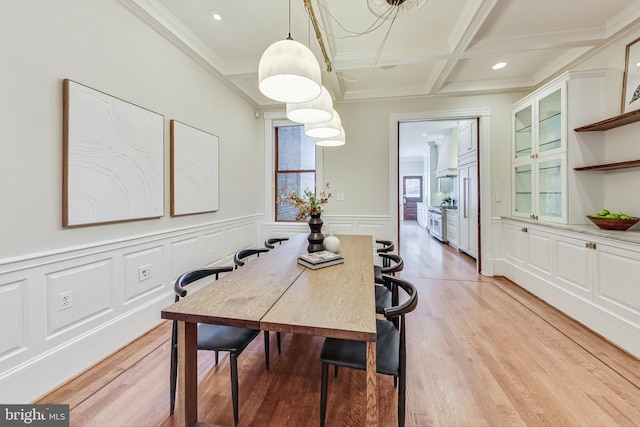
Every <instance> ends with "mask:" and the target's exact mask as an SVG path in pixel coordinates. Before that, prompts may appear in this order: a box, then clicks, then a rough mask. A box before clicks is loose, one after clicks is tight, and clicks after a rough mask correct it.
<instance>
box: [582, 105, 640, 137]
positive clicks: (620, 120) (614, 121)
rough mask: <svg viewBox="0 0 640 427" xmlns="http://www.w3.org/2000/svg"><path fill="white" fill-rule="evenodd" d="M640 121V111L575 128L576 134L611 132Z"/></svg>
mask: <svg viewBox="0 0 640 427" xmlns="http://www.w3.org/2000/svg"><path fill="white" fill-rule="evenodd" d="M637 121H640V110H635V111H630V112H628V113H624V114H620V115H617V116H615V117H610V118H608V119H605V120H601V121H599V122H596V123H591V124H589V125H586V126H582V127H579V128H575V129H574V131H576V132H595V131H602V130H609V129H613V128H617V127H618V126H624V125H628V124H631V123H635V122H637Z"/></svg>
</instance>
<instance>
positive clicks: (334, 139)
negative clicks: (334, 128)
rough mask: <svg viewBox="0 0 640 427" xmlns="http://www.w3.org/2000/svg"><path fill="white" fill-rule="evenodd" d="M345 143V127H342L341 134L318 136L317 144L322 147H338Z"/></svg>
mask: <svg viewBox="0 0 640 427" xmlns="http://www.w3.org/2000/svg"><path fill="white" fill-rule="evenodd" d="M344 144H345V135H344V129H343V128H342V127H340V134H338V135H337V136H331V137H328V138H316V145H319V146H321V147H337V146H339V145H344Z"/></svg>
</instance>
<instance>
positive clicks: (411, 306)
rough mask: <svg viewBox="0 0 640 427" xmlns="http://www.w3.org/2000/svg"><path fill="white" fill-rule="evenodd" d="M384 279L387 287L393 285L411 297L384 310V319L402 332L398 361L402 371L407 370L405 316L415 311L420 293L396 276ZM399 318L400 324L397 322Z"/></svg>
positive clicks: (385, 276) (386, 276)
mask: <svg viewBox="0 0 640 427" xmlns="http://www.w3.org/2000/svg"><path fill="white" fill-rule="evenodd" d="M383 277H384V280H385V282H386V283H387V286H391V285H393V286H395V289H397V288H402V289H403V290H404V291H405V293H406V294H407V295H408V296H409V298H408V299H407V300H406V301H405V302H403V303H402V304H399V305H396V306H392V307H388V308H385V309H384V317H385V318H387V319H388V320H391V321H392V322H393V323H394V325H396V327H397V328H398V329H399V331H400V348H399V349H398V351H399V354H398V357H399V359H398V360H399V361H400V366H401V369H405V368H404V367H405V366H406V364H407V336H406V332H405V320H404V316H405V314H407V313H410V312H412V311H413V310H415V309H416V307H417V306H418V291H417V289H416V287H415V286H414V285H413V284H412V283H410V282H408V281H406V280H403V279H400V278H398V277H395V276H390V275H388V274H385V275H384V276H383ZM397 318H399V320H400V321H399V322H395V320H397Z"/></svg>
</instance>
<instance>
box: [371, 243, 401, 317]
mask: <svg viewBox="0 0 640 427" xmlns="http://www.w3.org/2000/svg"><path fill="white" fill-rule="evenodd" d="M378 255H379V256H380V257H381V258H382V259H383V266H379V265H374V266H373V278H374V282H375V283H376V285H374V289H375V293H376V313H378V314H382V313H383V311H384V309H385V308H386V307H391V306H392V305H397V304H398V289H397V287H396V286H394V285H393V283H389V282H388V281H385V280H384V275H385V274H389V275H392V276H395V274H396V273H399V272H400V271H402V269H403V268H404V260H403V259H402V257H401V256H400V255H397V254H389V253H380V254H378ZM384 264H386V267H385V266H384Z"/></svg>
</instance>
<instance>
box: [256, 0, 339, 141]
mask: <svg viewBox="0 0 640 427" xmlns="http://www.w3.org/2000/svg"><path fill="white" fill-rule="evenodd" d="M289 27H291V0H289ZM258 87H259V89H260V92H262V94H263V95H265V96H266V97H268V98H270V99H273V100H274V101H278V102H285V103H286V104H287V105H286V110H287V118H288V119H289V120H291V121H294V122H296V123H301V124H304V127H305V133H306V134H307V135H308V136H311V137H314V138H324V139H325V141H326V138H332V139H333V140H335V138H336V137H338V136H339V135H342V144H344V130H342V125H341V122H340V116H338V113H336V111H335V110H334V109H333V101H332V99H331V95H330V94H329V92H328V91H327V89H326V88H325V87H324V86H322V84H321V72H320V64H319V63H318V61H317V59H316V57H315V55H314V54H313V52H311V50H310V49H309V48H308V47H306V46H305V45H303V44H302V43H300V42H297V41H295V40H293V38H292V37H291V31H290V30H289V36H288V37H287V38H286V39H285V40H280V41H277V42H275V43H273V44H272V45H271V46H269V47H268V48H267V49H266V50H265V51H264V53H263V54H262V57H261V58H260V63H259V65H258ZM334 142H335V141H332V142H330V143H328V144H327V143H326V142H325V144H324V145H325V146H327V145H341V144H337V143H334ZM316 143H317V144H318V145H322V144H320V143H318V141H316Z"/></svg>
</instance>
